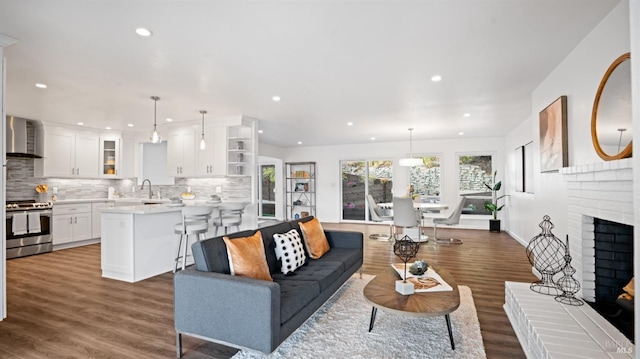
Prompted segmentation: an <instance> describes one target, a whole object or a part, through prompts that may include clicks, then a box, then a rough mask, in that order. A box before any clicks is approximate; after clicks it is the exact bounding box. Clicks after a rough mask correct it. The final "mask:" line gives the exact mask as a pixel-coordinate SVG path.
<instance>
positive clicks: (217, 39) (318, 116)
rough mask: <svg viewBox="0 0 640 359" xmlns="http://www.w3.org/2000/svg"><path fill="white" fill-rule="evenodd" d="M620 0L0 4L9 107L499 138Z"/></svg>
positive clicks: (346, 134)
mask: <svg viewBox="0 0 640 359" xmlns="http://www.w3.org/2000/svg"><path fill="white" fill-rule="evenodd" d="M618 2H619V0H554V1H551V0H441V1H438V0H425V1H393V0H387V1H364V0H352V1H313V0H301V1H243V0H235V1H213V0H202V1H197V0H193V1H186V0H164V1H157V0H156V1H151V0H146V1H144V0H93V1H86V0H64V1H63V0H57V1H52V0H0V34H4V35H7V36H10V37H13V38H15V39H17V40H18V41H19V42H18V43H16V44H14V45H11V46H9V47H7V48H5V51H4V53H5V57H6V58H7V95H6V100H7V114H10V115H16V116H20V117H25V118H32V119H39V120H43V121H54V122H64V123H76V122H79V121H81V122H84V123H85V125H86V126H90V127H95V128H104V127H106V126H111V127H113V128H114V129H125V130H126V129H128V128H127V124H128V123H134V124H135V127H134V129H135V130H136V131H150V129H151V127H152V124H153V114H154V112H153V100H151V99H150V96H152V95H156V96H159V97H160V98H161V100H160V101H158V105H157V106H158V107H157V111H158V123H159V125H161V124H164V123H165V122H164V121H165V118H167V117H170V118H173V119H174V121H176V122H179V121H180V122H181V121H199V120H200V118H201V115H200V114H199V111H200V110H203V109H204V110H207V111H208V114H207V115H206V117H205V121H206V120H207V119H208V120H211V121H212V120H213V119H214V118H216V117H223V116H230V115H238V114H244V115H247V116H250V117H254V118H257V119H259V120H260V122H259V127H260V128H261V129H262V130H263V131H264V133H263V134H261V135H260V136H261V138H260V141H261V142H262V143H269V144H273V145H279V146H284V147H289V146H297V141H302V142H303V145H328V144H344V143H365V142H371V140H370V138H371V137H376V141H380V142H383V141H397V140H406V139H408V131H407V128H409V127H414V128H415V130H414V131H413V138H414V139H429V138H451V137H458V136H459V135H458V132H460V131H463V132H464V136H469V137H477V136H501V135H504V134H506V133H508V132H509V131H510V130H512V129H513V128H514V127H515V126H517V125H518V124H519V123H520V122H522V121H523V120H525V119H527V118H528V117H529V116H531V113H532V109H531V105H530V95H531V92H532V90H533V89H535V87H536V86H537V85H538V84H540V83H541V82H542V81H543V80H544V78H545V76H547V75H548V74H549V72H551V71H552V70H553V69H554V67H555V66H557V65H558V63H559V62H560V61H561V60H562V59H563V58H564V57H566V56H567V55H568V54H569V52H571V50H572V49H573V48H574V47H575V46H576V45H577V44H578V43H579V42H580V41H581V39H582V38H583V37H584V36H585V35H586V34H587V33H588V32H589V31H590V30H591V29H592V28H593V27H594V26H595V25H596V24H597V23H598V22H599V21H600V20H601V19H602V18H603V17H604V16H605V15H606V14H607V13H608V12H609V11H610V10H611V9H612V8H613V7H614V6H615V5H616V4H617V3H618ZM137 27H146V28H148V29H150V30H151V31H152V32H153V36H151V37H148V38H142V37H140V36H138V35H136V33H135V31H134V30H135V29H136V28H137ZM436 74H438V75H441V76H442V78H443V79H442V81H440V82H438V83H434V82H431V80H430V79H431V77H432V76H433V75H436ZM39 82H40V83H45V84H47V85H48V88H47V89H44V90H42V89H38V88H36V87H35V86H34V85H35V84H36V83H39ZM595 91H596V89H594V95H595ZM274 95H278V96H280V97H281V98H282V100H281V101H280V102H274V101H272V100H271V98H272V96H274ZM559 95H561V94H559ZM536 111H537V110H536ZM467 112H468V113H471V116H470V117H463V114H464V113H467ZM349 121H351V122H353V123H354V125H353V126H350V127H349V126H347V125H346V124H347V122H349ZM160 129H162V126H161V127H160Z"/></svg>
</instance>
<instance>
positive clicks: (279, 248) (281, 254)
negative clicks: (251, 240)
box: [273, 229, 307, 274]
mask: <svg viewBox="0 0 640 359" xmlns="http://www.w3.org/2000/svg"><path fill="white" fill-rule="evenodd" d="M273 240H274V242H276V257H277V258H278V259H280V261H281V262H282V265H281V267H280V271H281V272H282V273H283V274H288V273H292V272H293V271H295V270H296V269H298V268H299V267H300V266H302V265H303V264H304V262H305V261H306V260H307V256H305V254H304V248H303V247H302V239H301V238H300V235H299V234H298V231H296V230H295V229H292V230H290V231H289V232H287V233H279V234H274V235H273Z"/></svg>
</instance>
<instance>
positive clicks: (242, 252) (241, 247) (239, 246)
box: [222, 231, 273, 282]
mask: <svg viewBox="0 0 640 359" xmlns="http://www.w3.org/2000/svg"><path fill="white" fill-rule="evenodd" d="M222 240H224V243H225V244H226V245H227V255H228V256H229V268H231V274H232V275H237V276H240V277H251V278H255V279H262V280H268V281H271V282H273V279H272V278H271V274H269V265H268V264H267V257H266V255H265V253H264V245H263V244H262V234H260V231H257V232H256V233H255V234H254V235H252V236H249V237H240V238H234V239H229V237H227V236H224V237H222Z"/></svg>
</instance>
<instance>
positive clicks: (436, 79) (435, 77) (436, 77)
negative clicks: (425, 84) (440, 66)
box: [431, 75, 442, 82]
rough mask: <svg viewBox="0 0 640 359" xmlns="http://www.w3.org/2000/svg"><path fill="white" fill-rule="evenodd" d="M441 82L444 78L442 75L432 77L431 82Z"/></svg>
mask: <svg viewBox="0 0 640 359" xmlns="http://www.w3.org/2000/svg"><path fill="white" fill-rule="evenodd" d="M440 80H442V76H440V75H434V76H432V77H431V81H433V82H438V81H440Z"/></svg>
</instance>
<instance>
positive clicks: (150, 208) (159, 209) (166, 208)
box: [101, 199, 229, 214]
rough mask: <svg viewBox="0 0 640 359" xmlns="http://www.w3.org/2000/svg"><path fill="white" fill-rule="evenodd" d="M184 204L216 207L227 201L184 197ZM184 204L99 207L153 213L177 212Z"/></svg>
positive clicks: (119, 210)
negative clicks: (214, 201)
mask: <svg viewBox="0 0 640 359" xmlns="http://www.w3.org/2000/svg"><path fill="white" fill-rule="evenodd" d="M182 203H183V204H184V205H185V206H212V207H216V206H219V205H221V204H223V203H229V202H217V203H212V202H209V201H205V200H197V199H185V200H182ZM183 207H184V206H172V205H171V202H170V201H168V202H164V203H158V204H141V205H135V206H120V207H118V206H116V207H114V208H104V209H101V212H102V213H122V214H153V213H167V212H179V211H180V210H181V209H182V208H183Z"/></svg>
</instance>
